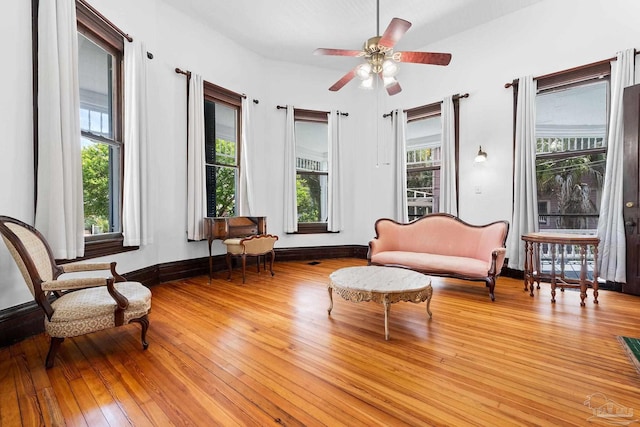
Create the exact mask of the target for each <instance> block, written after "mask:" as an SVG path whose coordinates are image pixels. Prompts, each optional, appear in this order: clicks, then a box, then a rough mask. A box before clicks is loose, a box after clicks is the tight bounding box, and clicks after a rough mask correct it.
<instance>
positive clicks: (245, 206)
mask: <svg viewBox="0 0 640 427" xmlns="http://www.w3.org/2000/svg"><path fill="white" fill-rule="evenodd" d="M253 105H254V104H253V102H252V101H251V100H250V99H249V97H244V98H242V118H241V123H240V129H241V135H240V182H239V185H238V214H239V215H240V216H253V215H254V214H255V212H256V209H255V202H254V190H253V180H252V173H251V171H252V168H251V161H250V159H251V158H253V153H252V152H251V151H250V149H249V147H251V144H252V143H253V122H252V120H251V119H252V117H253V115H252V111H251V110H252V108H253Z"/></svg>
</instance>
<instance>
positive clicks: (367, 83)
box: [360, 76, 373, 89]
mask: <svg viewBox="0 0 640 427" xmlns="http://www.w3.org/2000/svg"><path fill="white" fill-rule="evenodd" d="M360 89H373V76H369V77H367V78H366V79H364V80H362V81H361V82H360Z"/></svg>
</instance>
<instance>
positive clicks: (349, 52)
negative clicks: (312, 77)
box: [313, 48, 364, 56]
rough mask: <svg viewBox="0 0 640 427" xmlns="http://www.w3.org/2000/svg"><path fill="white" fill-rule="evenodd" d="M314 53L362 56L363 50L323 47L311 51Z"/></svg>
mask: <svg viewBox="0 0 640 427" xmlns="http://www.w3.org/2000/svg"><path fill="white" fill-rule="evenodd" d="M313 54H314V55H336V56H362V55H364V52H362V51H361V50H345V49H325V48H318V49H316V50H314V51H313Z"/></svg>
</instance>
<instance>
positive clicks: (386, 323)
mask: <svg viewBox="0 0 640 427" xmlns="http://www.w3.org/2000/svg"><path fill="white" fill-rule="evenodd" d="M382 304H383V305H384V339H385V340H387V341H389V308H390V307H391V304H389V300H388V299H387V297H386V296H385V298H384V300H383V301H382Z"/></svg>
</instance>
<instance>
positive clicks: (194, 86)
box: [187, 73, 207, 240]
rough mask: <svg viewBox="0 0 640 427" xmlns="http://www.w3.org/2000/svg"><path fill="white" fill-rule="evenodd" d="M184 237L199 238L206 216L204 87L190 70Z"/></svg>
mask: <svg viewBox="0 0 640 427" xmlns="http://www.w3.org/2000/svg"><path fill="white" fill-rule="evenodd" d="M187 97H188V98H189V100H188V107H187V114H188V118H187V133H188V135H187V238H188V239H189V240H202V239H204V238H205V235H204V217H206V216H207V191H206V190H207V184H206V176H205V163H204V159H205V156H204V88H203V83H202V76H200V75H199V74H196V73H191V78H190V79H189V93H188V95H187Z"/></svg>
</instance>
